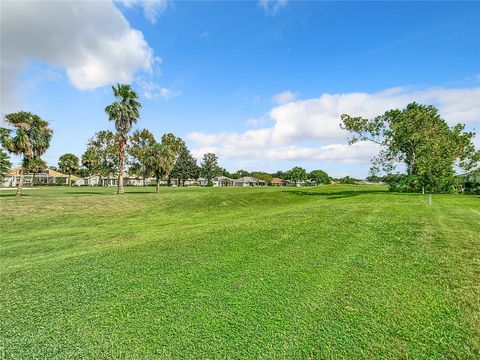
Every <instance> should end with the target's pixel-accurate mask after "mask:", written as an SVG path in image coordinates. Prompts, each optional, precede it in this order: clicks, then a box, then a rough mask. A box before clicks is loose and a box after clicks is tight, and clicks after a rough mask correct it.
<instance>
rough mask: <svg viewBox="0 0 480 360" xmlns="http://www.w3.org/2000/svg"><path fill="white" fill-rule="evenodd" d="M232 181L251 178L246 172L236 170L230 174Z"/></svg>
mask: <svg viewBox="0 0 480 360" xmlns="http://www.w3.org/2000/svg"><path fill="white" fill-rule="evenodd" d="M232 176H233V178H234V179H240V178H242V177H245V176H252V174H251V173H249V172H248V171H247V170H238V171H236V172H234V173H233V174H232Z"/></svg>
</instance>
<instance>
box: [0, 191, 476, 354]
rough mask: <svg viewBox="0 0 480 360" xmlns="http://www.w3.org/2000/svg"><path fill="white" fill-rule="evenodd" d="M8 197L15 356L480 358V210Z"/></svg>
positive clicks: (420, 200)
mask: <svg viewBox="0 0 480 360" xmlns="http://www.w3.org/2000/svg"><path fill="white" fill-rule="evenodd" d="M126 190H127V193H126V194H125V195H122V196H117V195H115V196H114V195H113V193H114V191H115V189H113V188H71V189H69V188H48V189H36V190H35V189H34V190H26V191H25V195H26V196H25V197H23V198H21V199H17V198H15V197H14V196H13V194H14V191H0V198H1V200H0V201H1V249H0V255H1V269H0V272H1V285H0V291H1V293H0V297H1V298H0V301H1V310H0V315H1V319H0V320H1V321H0V338H1V346H2V352H3V354H2V355H3V358H8V359H29V358H37V359H38V358H44V359H52V358H58V359H81V358H88V359H111V358H129V359H132V358H136V359H145V358H177V359H187V358H245V359H247V358H276V359H278V358H288V359H294V358H297V359H299V358H315V359H319V358H321V359H323V358H327V359H338V358H348V359H360V358H379V359H380V358H381V359H387V358H388V359H397V358H410V359H432V358H433V359H435V358H438V359H440V358H459V359H460V358H461V359H476V358H479V357H480V305H479V304H480V281H479V279H480V236H479V234H480V198H478V197H471V196H457V195H434V196H433V205H432V206H428V201H427V197H426V195H425V196H422V195H419V194H393V193H388V192H386V191H385V188H383V187H379V186H378V187H375V186H370V187H369V186H334V185H331V186H324V187H315V188H288V189H287V188H218V189H217V188H195V187H192V188H161V193H160V194H155V193H153V191H154V188H151V187H147V188H127V189H126Z"/></svg>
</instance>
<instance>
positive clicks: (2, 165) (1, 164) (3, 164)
mask: <svg viewBox="0 0 480 360" xmlns="http://www.w3.org/2000/svg"><path fill="white" fill-rule="evenodd" d="M11 167H12V163H11V162H10V158H9V157H8V154H7V153H6V151H5V150H3V148H1V147H0V180H3V179H4V178H5V176H7V175H8V172H9V171H10V168H11Z"/></svg>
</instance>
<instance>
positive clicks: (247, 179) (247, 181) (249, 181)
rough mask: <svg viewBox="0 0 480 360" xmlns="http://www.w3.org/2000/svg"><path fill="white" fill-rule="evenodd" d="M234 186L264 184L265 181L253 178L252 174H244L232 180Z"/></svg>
mask: <svg viewBox="0 0 480 360" xmlns="http://www.w3.org/2000/svg"><path fill="white" fill-rule="evenodd" d="M234 185H235V186H265V185H266V182H265V181H264V180H260V179H257V178H254V177H252V176H244V177H242V178H240V179H236V180H234Z"/></svg>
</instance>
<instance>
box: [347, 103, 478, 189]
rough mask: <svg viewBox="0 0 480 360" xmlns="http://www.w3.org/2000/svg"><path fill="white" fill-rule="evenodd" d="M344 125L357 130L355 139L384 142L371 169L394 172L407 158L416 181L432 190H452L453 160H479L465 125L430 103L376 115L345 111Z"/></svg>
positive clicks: (464, 164)
mask: <svg viewBox="0 0 480 360" xmlns="http://www.w3.org/2000/svg"><path fill="white" fill-rule="evenodd" d="M341 120H342V125H341V126H342V128H344V129H346V130H348V131H350V132H351V133H353V134H354V135H353V136H352V137H351V139H350V140H349V143H350V144H353V143H355V142H357V141H371V142H374V143H376V144H378V145H380V147H381V151H380V153H379V155H378V156H377V157H375V158H374V159H373V160H372V163H373V166H372V171H371V172H372V175H375V174H377V173H378V172H381V171H382V172H385V173H390V172H392V171H393V170H395V168H396V167H397V165H398V164H401V163H403V164H404V165H405V167H406V169H407V176H409V177H411V178H412V179H414V180H413V181H412V182H411V184H412V186H416V184H418V185H420V186H421V187H425V188H426V189H427V190H430V191H447V189H448V188H452V185H453V183H454V180H455V178H454V170H453V167H454V165H458V166H459V167H460V168H462V169H464V170H470V169H472V168H474V167H475V166H476V164H477V163H478V161H479V159H480V152H479V151H478V150H476V149H475V147H474V145H473V143H472V139H473V138H474V136H475V133H474V132H466V131H464V130H465V125H463V124H457V125H455V126H453V127H449V126H448V124H447V122H446V121H445V120H444V119H442V117H441V116H440V115H439V113H438V110H437V109H436V108H435V107H433V106H430V105H421V104H418V103H415V102H414V103H411V104H409V105H407V107H406V108H405V109H403V110H399V109H395V110H389V111H387V112H385V114H383V115H379V116H377V117H375V118H373V119H364V118H361V117H354V116H350V115H347V114H343V115H342V117H341Z"/></svg>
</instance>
